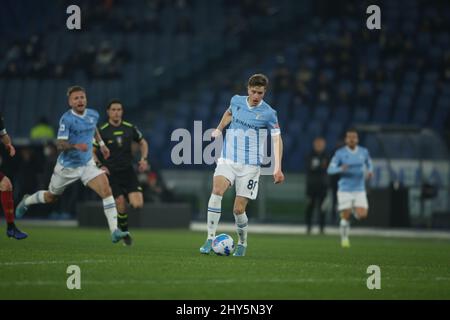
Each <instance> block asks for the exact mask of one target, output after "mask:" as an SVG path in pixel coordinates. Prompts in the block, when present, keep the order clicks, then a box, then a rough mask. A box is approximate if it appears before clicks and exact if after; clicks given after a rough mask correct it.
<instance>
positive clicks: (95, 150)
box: [92, 145, 110, 175]
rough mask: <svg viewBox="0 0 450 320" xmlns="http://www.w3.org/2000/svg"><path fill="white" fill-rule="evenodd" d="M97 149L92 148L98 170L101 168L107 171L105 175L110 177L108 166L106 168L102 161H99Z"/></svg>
mask: <svg viewBox="0 0 450 320" xmlns="http://www.w3.org/2000/svg"><path fill="white" fill-rule="evenodd" d="M97 150H98V149H97V147H96V146H95V145H94V146H93V147H92V158H93V159H94V162H95V164H96V165H97V167H98V168H100V169H101V170H103V171H105V173H106V174H107V175H110V172H109V169H108V167H107V166H104V165H103V164H102V163H101V161H100V160H99V159H98V157H97Z"/></svg>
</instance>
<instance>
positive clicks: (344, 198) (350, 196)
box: [337, 191, 369, 211]
mask: <svg viewBox="0 0 450 320" xmlns="http://www.w3.org/2000/svg"><path fill="white" fill-rule="evenodd" d="M337 199H338V210H339V211H341V210H345V209H352V208H366V209H368V208H369V203H368V202H367V195H366V192H365V191H356V192H344V191H338V193H337Z"/></svg>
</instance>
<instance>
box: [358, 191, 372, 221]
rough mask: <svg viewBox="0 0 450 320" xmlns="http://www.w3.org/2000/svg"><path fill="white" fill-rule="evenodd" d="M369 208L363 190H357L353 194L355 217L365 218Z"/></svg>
mask: <svg viewBox="0 0 450 320" xmlns="http://www.w3.org/2000/svg"><path fill="white" fill-rule="evenodd" d="M368 210H369V202H368V201H367V195H366V193H365V192H358V193H356V195H355V218H356V219H358V220H361V219H366V218H367V214H368Z"/></svg>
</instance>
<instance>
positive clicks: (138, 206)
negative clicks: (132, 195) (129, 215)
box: [130, 199, 144, 209]
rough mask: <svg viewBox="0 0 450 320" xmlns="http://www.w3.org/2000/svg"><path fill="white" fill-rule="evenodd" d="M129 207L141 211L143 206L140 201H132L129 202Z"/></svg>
mask: <svg viewBox="0 0 450 320" xmlns="http://www.w3.org/2000/svg"><path fill="white" fill-rule="evenodd" d="M130 204H131V206H132V207H133V208H134V209H141V208H142V207H143V206H144V202H143V201H142V200H140V199H139V200H133V201H131V202H130Z"/></svg>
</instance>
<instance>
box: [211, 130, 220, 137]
mask: <svg viewBox="0 0 450 320" xmlns="http://www.w3.org/2000/svg"><path fill="white" fill-rule="evenodd" d="M221 134H222V131H221V130H219V129H215V130H214V131H213V132H212V133H211V137H213V138H217V137H220V135H221Z"/></svg>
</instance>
